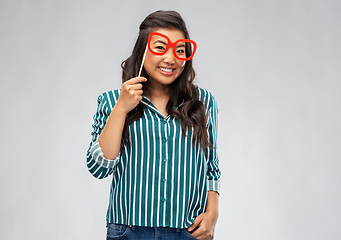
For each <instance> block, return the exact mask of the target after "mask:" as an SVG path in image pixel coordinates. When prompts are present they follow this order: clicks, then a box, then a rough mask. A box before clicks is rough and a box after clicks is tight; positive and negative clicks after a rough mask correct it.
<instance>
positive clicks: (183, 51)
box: [148, 32, 197, 61]
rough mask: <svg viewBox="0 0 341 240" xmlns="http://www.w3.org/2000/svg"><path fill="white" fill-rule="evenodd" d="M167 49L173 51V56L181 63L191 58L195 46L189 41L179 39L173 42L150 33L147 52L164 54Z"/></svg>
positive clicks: (158, 34) (162, 36) (155, 33)
mask: <svg viewBox="0 0 341 240" xmlns="http://www.w3.org/2000/svg"><path fill="white" fill-rule="evenodd" d="M169 48H172V49H173V54H174V56H175V57H176V58H177V59H179V60H182V61H188V60H190V59H192V58H193V56H194V53H195V51H196V50H197V44H196V42H194V41H193V40H190V39H179V40H177V41H175V42H171V40H170V39H169V38H168V37H167V36H166V35H163V34H161V33H158V32H152V33H151V34H150V35H149V39H148V50H149V51H150V52H151V53H153V54H155V55H163V54H165V53H166V52H167V51H168V49H169Z"/></svg>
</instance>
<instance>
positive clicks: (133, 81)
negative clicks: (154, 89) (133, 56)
mask: <svg viewBox="0 0 341 240" xmlns="http://www.w3.org/2000/svg"><path fill="white" fill-rule="evenodd" d="M141 82H147V78H145V77H134V78H131V79H129V80H128V81H125V82H124V84H128V85H133V84H137V83H141Z"/></svg>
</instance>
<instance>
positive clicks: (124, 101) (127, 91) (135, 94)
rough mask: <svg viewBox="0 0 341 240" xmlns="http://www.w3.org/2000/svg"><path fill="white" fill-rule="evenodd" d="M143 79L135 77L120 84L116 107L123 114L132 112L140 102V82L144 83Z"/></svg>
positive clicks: (144, 79)
mask: <svg viewBox="0 0 341 240" xmlns="http://www.w3.org/2000/svg"><path fill="white" fill-rule="evenodd" d="M146 81H147V79H146V78H145V77H135V78H131V79H129V80H128V81H125V82H124V83H123V84H122V87H121V92H120V96H119V98H118V100H117V103H116V107H119V108H120V109H121V110H122V111H123V112H124V113H125V114H128V113H129V112H130V111H131V110H133V109H134V108H135V107H136V106H137V105H138V104H139V102H140V101H141V100H142V93H143V91H142V82H146Z"/></svg>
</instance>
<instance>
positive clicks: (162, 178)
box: [160, 118, 168, 203]
mask: <svg viewBox="0 0 341 240" xmlns="http://www.w3.org/2000/svg"><path fill="white" fill-rule="evenodd" d="M167 123H168V122H167V119H166V118H164V119H163V133H164V136H163V139H162V145H163V146H162V149H163V152H162V159H163V164H162V168H163V171H162V175H161V176H160V181H161V185H162V189H163V190H162V195H161V196H162V197H161V201H162V202H163V203H166V201H167V184H166V183H167V177H166V176H167V164H168V159H167V157H168V156H167V154H168V145H167V142H168V131H167V130H168V125H167Z"/></svg>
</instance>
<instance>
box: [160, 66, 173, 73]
mask: <svg viewBox="0 0 341 240" xmlns="http://www.w3.org/2000/svg"><path fill="white" fill-rule="evenodd" d="M159 68H160V69H161V70H162V71H164V72H173V70H174V69H171V68H163V67H159Z"/></svg>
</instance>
